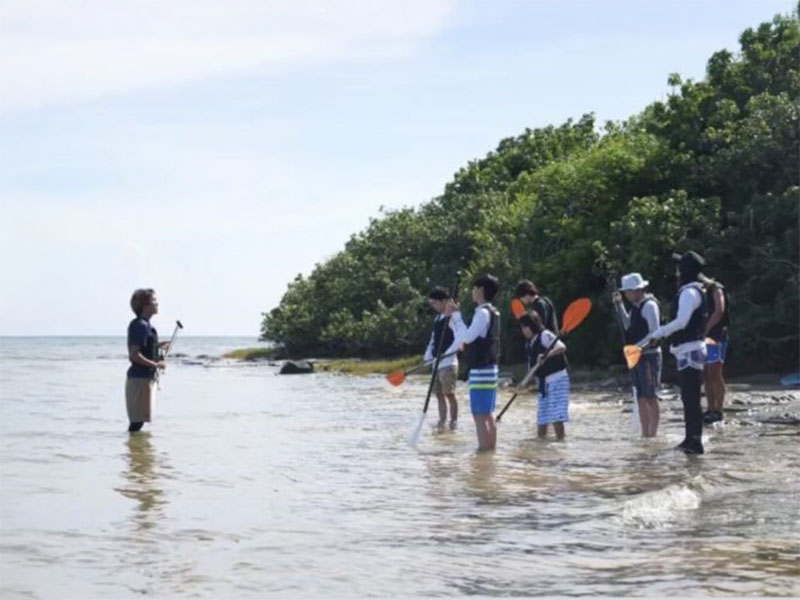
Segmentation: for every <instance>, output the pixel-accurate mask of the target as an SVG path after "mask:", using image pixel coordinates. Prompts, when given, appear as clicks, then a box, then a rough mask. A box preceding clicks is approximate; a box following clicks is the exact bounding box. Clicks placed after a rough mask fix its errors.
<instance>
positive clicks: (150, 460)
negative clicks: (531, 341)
mask: <svg viewBox="0 0 800 600" xmlns="http://www.w3.org/2000/svg"><path fill="white" fill-rule="evenodd" d="M125 446H126V450H127V451H126V458H127V463H128V464H127V468H126V469H125V470H124V471H123V473H122V475H123V477H124V478H125V480H126V481H127V485H125V486H123V487H120V488H117V491H118V492H119V493H121V494H122V495H123V496H125V497H126V498H130V499H131V500H135V501H136V502H137V506H136V513H135V515H134V517H133V521H134V524H135V526H136V529H137V530H148V529H152V528H153V527H155V526H156V524H157V521H158V520H159V518H160V517H161V516H162V513H163V506H164V505H165V504H167V500H166V499H165V498H164V490H163V489H161V487H160V485H159V482H160V480H161V479H162V476H163V471H164V470H165V469H166V465H165V463H164V460H163V457H161V456H159V455H158V454H157V453H156V451H155V448H154V446H153V443H152V441H151V439H150V433H149V432H141V433H137V434H134V435H130V436H128V439H127V440H126V441H125Z"/></svg>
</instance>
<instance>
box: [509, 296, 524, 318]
mask: <svg viewBox="0 0 800 600" xmlns="http://www.w3.org/2000/svg"><path fill="white" fill-rule="evenodd" d="M511 313H512V314H513V315H514V318H515V319H519V318H520V317H522V315H524V314H525V305H524V304H523V303H522V300H520V299H519V298H514V299H513V300H512V301H511Z"/></svg>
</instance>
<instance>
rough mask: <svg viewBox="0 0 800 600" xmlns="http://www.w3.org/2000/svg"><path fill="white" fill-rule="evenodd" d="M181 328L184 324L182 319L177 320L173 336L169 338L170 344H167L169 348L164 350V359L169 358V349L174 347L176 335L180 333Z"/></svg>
mask: <svg viewBox="0 0 800 600" xmlns="http://www.w3.org/2000/svg"><path fill="white" fill-rule="evenodd" d="M179 329H183V325H182V324H181V322H180V321H175V329H173V330H172V337H171V338H169V345H168V346H167V349H166V350H165V351H164V356H163V360H167V355H168V354H169V351H170V350H171V349H172V343H173V342H174V341H175V336H177V335H178V330H179Z"/></svg>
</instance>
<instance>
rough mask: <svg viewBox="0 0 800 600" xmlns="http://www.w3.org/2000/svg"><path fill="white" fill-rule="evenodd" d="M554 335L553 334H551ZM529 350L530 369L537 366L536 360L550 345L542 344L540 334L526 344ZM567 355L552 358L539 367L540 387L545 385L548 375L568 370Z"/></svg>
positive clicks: (537, 373)
mask: <svg viewBox="0 0 800 600" xmlns="http://www.w3.org/2000/svg"><path fill="white" fill-rule="evenodd" d="M551 333H552V332H551ZM526 346H527V348H528V365H529V367H530V368H533V365H535V364H536V359H537V358H539V355H540V354H544V353H545V352H547V350H549V345H548V346H545V345H544V344H542V334H541V333H539V334H537V335H536V337H535V338H533V339H532V340H529V341H528V342H527V343H526ZM568 364H569V363H568V362H567V355H566V353H564V354H558V355H556V356H551V357H550V358H548V359H547V360H546V361H545V362H544V364H543V365H542V366H541V367H539V370H538V371H536V377H538V378H539V385H540V388H541V386H543V385H544V380H545V378H546V377H547V376H548V375H552V374H553V373H558V372H559V371H563V370H564V369H566V368H567V365H568Z"/></svg>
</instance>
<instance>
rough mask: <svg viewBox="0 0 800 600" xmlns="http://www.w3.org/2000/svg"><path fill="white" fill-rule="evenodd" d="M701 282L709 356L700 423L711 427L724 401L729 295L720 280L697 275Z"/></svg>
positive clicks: (720, 416) (705, 372)
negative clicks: (703, 292) (706, 405)
mask: <svg viewBox="0 0 800 600" xmlns="http://www.w3.org/2000/svg"><path fill="white" fill-rule="evenodd" d="M699 279H700V283H702V284H703V286H705V289H706V294H708V324H707V325H706V339H707V340H713V341H714V343H713V344H712V343H710V342H708V341H707V342H706V343H707V346H708V357H707V359H706V366H705V371H704V378H705V384H706V401H707V402H708V410H706V412H704V413H703V423H705V424H706V425H711V424H712V423H716V422H717V421H722V418H723V417H722V405H723V403H724V402H725V379H724V378H723V376H722V366H723V365H724V364H725V356H726V354H727V353H728V325H729V324H730V302H729V301H728V292H727V291H726V290H725V286H723V285H722V284H721V283H720V282H719V281H715V280H713V279H711V278H709V277H706V276H705V275H703V274H702V273H701V274H700V277H699Z"/></svg>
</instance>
